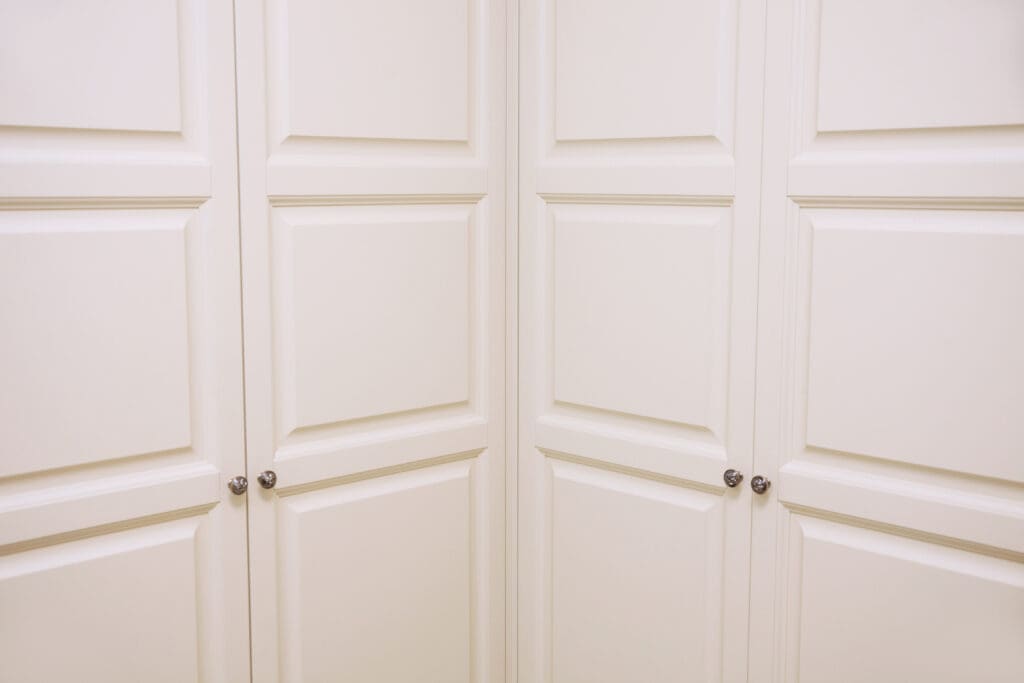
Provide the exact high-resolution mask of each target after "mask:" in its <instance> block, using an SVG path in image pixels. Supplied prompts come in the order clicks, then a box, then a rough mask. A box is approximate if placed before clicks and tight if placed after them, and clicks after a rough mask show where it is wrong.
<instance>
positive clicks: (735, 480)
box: [722, 470, 743, 489]
mask: <svg viewBox="0 0 1024 683" xmlns="http://www.w3.org/2000/svg"><path fill="white" fill-rule="evenodd" d="M722 479H724V480H725V485H726V486H728V487H729V488H731V489H734V488H736V487H737V486H739V485H740V482H741V481H743V473H742V472H740V471H739V470H726V471H725V474H723V475H722Z"/></svg>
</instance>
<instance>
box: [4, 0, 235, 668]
mask: <svg viewBox="0 0 1024 683" xmlns="http://www.w3.org/2000/svg"><path fill="white" fill-rule="evenodd" d="M231 35H232V7H231V2H230V1H227V2H224V1H221V0H217V1H215V2H199V1H197V0H196V1H193V0H182V1H180V2H175V1H174V0H155V1H153V2H146V3H139V2H135V1H134V0H107V1H106V2H53V1H40V0H25V1H15V0H4V1H3V2H0V328H2V331H0V681H3V682H4V683H54V682H55V681H89V682H92V681H103V682H104V683H138V682H139V681H147V682H157V681H166V682H167V683H182V682H184V681H209V682H214V681H216V682H229V681H230V682H233V683H242V682H243V681H248V680H249V657H248V600H247V595H246V585H247V581H246V550H245V508H244V505H245V497H244V496H235V495H232V494H231V493H230V492H229V491H228V489H227V487H226V485H225V483H226V481H227V479H228V478H230V477H233V476H235V475H239V474H242V473H243V471H244V452H243V425H242V363H241V356H242V353H241V312H240V306H239V289H240V286H239V274H238V270H239V269H238V215H237V206H238V205H237V194H236V183H235V175H236V160H235V114H234V92H233V89H234V67H233V54H232V47H231Z"/></svg>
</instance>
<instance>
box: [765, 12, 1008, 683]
mask: <svg viewBox="0 0 1024 683" xmlns="http://www.w3.org/2000/svg"><path fill="white" fill-rule="evenodd" d="M770 6H771V12H770V17H769V30H768V35H769V51H768V74H769V75H768V83H767V88H766V91H767V93H768V102H767V106H768V118H767V123H766V137H765V158H766V165H765V180H764V188H765V189H764V203H765V221H764V226H763V233H762V241H763V251H762V267H761V271H762V278H761V282H762V292H761V299H760V306H759V319H760V322H759V324H760V337H759V338H760V342H759V343H760V349H759V355H758V382H757V387H758V396H757V400H758V404H757V415H758V424H757V441H756V453H757V470H758V471H759V472H760V473H762V474H765V475H767V476H769V478H771V479H773V480H774V481H775V484H774V485H773V487H772V488H771V489H770V490H769V491H768V492H767V494H766V495H764V496H759V497H758V500H757V501H756V503H755V506H756V513H755V520H756V521H755V535H754V538H755V557H756V562H755V570H754V576H753V581H752V586H753V591H752V604H753V614H754V621H753V623H752V625H751V632H752V633H759V634H768V633H774V634H775V635H774V637H773V638H768V637H766V638H756V639H754V641H753V642H752V646H753V651H752V652H753V656H752V660H751V667H750V671H751V674H752V676H751V678H752V680H757V681H796V680H802V681H834V680H843V681H880V682H885V681H986V682H995V681H1005V682H1010V681H1021V680H1024V648H1022V647H1021V643H1024V212H1022V211H1024V4H1022V3H1019V2H1002V1H999V0H984V1H977V0H916V1H915V0H901V1H900V2H893V1H892V0H787V1H784V2H783V1H780V2H772V3H770ZM773 607H774V609H773Z"/></svg>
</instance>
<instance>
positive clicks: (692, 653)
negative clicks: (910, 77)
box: [519, 0, 764, 683]
mask: <svg viewBox="0 0 1024 683" xmlns="http://www.w3.org/2000/svg"><path fill="white" fill-rule="evenodd" d="M522 8H523V10H522V39H521V59H520V64H521V70H520V74H521V79H522V90H521V102H522V106H521V109H520V119H521V131H522V132H521V138H520V152H521V176H520V187H521V199H520V205H519V206H520V224H521V231H522V234H521V243H520V295H521V301H520V315H521V318H520V321H519V327H520V330H521V334H520V345H521V346H520V362H521V369H520V397H521V403H520V406H521V407H520V419H521V431H520V436H519V439H520V448H519V458H520V464H519V466H520V470H519V487H520V489H519V490H520V499H519V513H520V517H519V522H520V533H519V541H520V559H521V561H520V564H519V571H520V603H519V619H520V624H519V653H520V654H519V675H520V680H522V681H523V682H524V683H542V682H548V683H554V682H557V683H621V682H622V681H644V682H645V683H660V682H668V681H681V680H686V681H698V680H699V681H720V680H735V681H738V680H743V679H744V678H745V677H746V649H747V647H746V643H747V583H748V577H749V574H748V569H749V562H748V560H749V551H748V546H749V541H750V538H749V525H750V503H751V498H752V494H751V492H750V489H749V488H748V487H747V484H746V481H744V482H743V483H742V484H741V485H740V486H739V487H737V488H728V487H727V486H726V485H725V483H724V481H723V473H724V472H725V471H726V470H727V469H735V470H738V471H740V472H742V473H743V474H744V475H746V477H747V480H749V478H750V474H751V472H750V468H751V460H752V454H751V447H752V432H753V377H754V323H755V320H754V313H755V310H754V303H755V270H756V254H757V226H758V188H759V174H760V129H761V125H760V124H761V71H762V69H761V63H762V50H763V29H764V16H763V9H764V8H763V3H759V2H753V3H739V2H734V1H732V0H693V1H690V2H676V1H669V0H644V1H642V2H633V3H628V4H626V5H624V4H622V3H617V2H612V1H610V0H607V1H601V2H588V1H584V0H559V1H558V2H554V0H524V2H523V3H522Z"/></svg>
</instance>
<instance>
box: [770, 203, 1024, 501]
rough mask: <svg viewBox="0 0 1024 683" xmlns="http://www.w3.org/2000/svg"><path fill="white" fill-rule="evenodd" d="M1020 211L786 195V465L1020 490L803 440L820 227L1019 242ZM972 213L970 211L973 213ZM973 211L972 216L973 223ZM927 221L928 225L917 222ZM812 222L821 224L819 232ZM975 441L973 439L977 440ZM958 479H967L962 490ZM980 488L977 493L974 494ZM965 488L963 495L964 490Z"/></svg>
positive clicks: (1005, 206) (998, 491)
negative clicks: (1011, 238) (843, 468)
mask: <svg viewBox="0 0 1024 683" xmlns="http://www.w3.org/2000/svg"><path fill="white" fill-rule="evenodd" d="M1022 207H1024V198H1013V197H1010V198H996V197H993V198H965V197H935V198H928V197H900V198H886V197H881V198H879V197H832V196H823V197H790V214H789V219H788V220H789V224H790V232H789V235H790V240H791V243H790V245H789V247H788V248H787V251H788V253H790V254H794V255H795V256H794V257H793V258H791V259H789V260H788V262H787V275H786V279H787V281H788V283H789V284H788V293H787V295H786V306H787V307H788V308H789V312H788V313H787V314H786V319H787V320H788V323H787V328H788V329H787V343H786V348H785V353H784V357H783V358H784V361H783V362H784V369H785V375H786V377H787V387H786V388H785V391H786V395H788V396H789V398H784V399H783V405H784V406H787V408H786V411H785V412H788V414H789V419H790V424H792V425H793V426H792V429H791V430H790V431H789V433H788V434H787V435H786V436H785V438H786V439H787V440H788V444H787V445H785V446H784V449H783V453H785V454H787V455H786V457H785V461H786V462H788V463H789V464H788V465H786V467H787V468H788V467H790V466H797V467H802V466H804V465H805V464H806V465H808V466H811V467H814V466H816V465H823V466H826V467H834V466H839V465H840V464H841V463H843V462H844V461H845V463H846V466H847V467H848V468H849V471H850V473H851V475H853V474H855V473H857V472H862V473H863V474H864V475H865V476H875V475H877V476H881V477H886V478H888V477H892V478H894V480H896V479H900V480H903V481H905V482H906V483H907V485H911V486H913V485H914V483H915V482H919V483H920V484H922V485H925V486H929V485H937V486H941V487H947V488H949V489H950V490H953V489H963V491H962V493H963V495H967V496H970V495H972V493H971V490H975V491H978V492H980V491H982V490H984V492H986V493H987V494H989V495H995V496H997V497H1004V498H1005V497H1013V496H1014V495H1016V491H1018V490H1019V483H1018V482H1017V481H1016V480H1015V479H1012V478H1011V479H1007V478H1006V477H1005V476H1000V477H993V478H992V481H985V477H986V473H985V472H981V471H961V470H957V469H955V468H951V467H943V466H940V465H938V464H928V463H924V462H918V461H915V460H914V459H901V458H899V457H893V456H885V455H880V454H877V453H867V452H858V451H857V450H843V449H840V448H837V447H833V446H827V445H818V444H815V443H812V442H810V441H809V434H808V431H809V430H808V426H809V425H808V409H809V406H808V400H809V393H808V391H809V386H810V373H811V370H812V368H811V365H810V350H811V347H810V343H811V334H810V332H811V325H812V322H813V321H812V320H811V294H812V289H813V282H812V275H813V270H812V269H813V256H814V241H815V233H816V232H817V231H818V230H821V229H837V230H841V231H849V230H855V231H856V230H864V231H867V232H879V231H881V232H887V231H891V232H893V233H894V234H897V233H906V232H908V231H909V232H913V233H917V234H920V235H922V236H929V235H931V236H934V235H939V234H942V235H952V236H961V237H964V238H967V237H970V236H972V235H974V236H979V235H1005V236H1015V237H1019V236H1020V235H1021V234H1024V218H1021V217H1019V216H1016V213H1015V212H1017V211H1019V210H1020V209H1021V208H1022ZM975 212H977V213H975ZM972 213H973V214H974V218H972ZM922 217H931V218H932V222H931V223H927V222H924V221H922V220H920V219H921V218H922ZM816 223H819V224H820V223H823V224H824V225H823V227H822V228H818V227H816ZM979 441H980V437H979ZM963 477H969V478H970V484H969V485H968V486H967V488H966V489H965V488H964V482H963ZM979 487H980V488H979ZM968 489H970V490H968Z"/></svg>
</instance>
